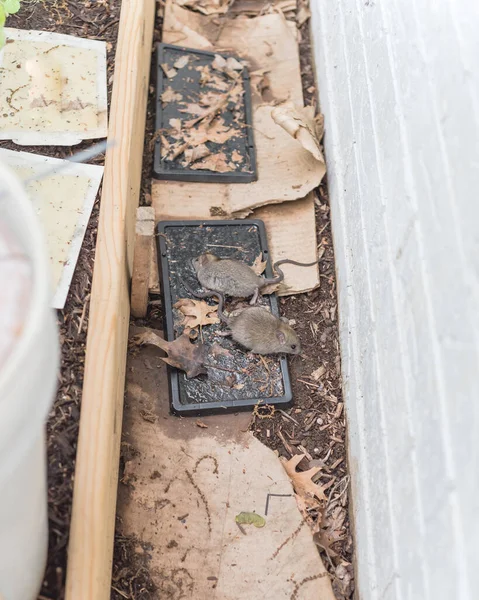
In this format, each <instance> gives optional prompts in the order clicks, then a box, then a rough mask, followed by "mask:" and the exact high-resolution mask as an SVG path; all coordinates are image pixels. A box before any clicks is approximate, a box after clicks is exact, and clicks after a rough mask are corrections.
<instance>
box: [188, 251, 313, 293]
mask: <svg viewBox="0 0 479 600" xmlns="http://www.w3.org/2000/svg"><path fill="white" fill-rule="evenodd" d="M192 264H193V268H194V269H195V271H196V276H197V277H198V281H199V282H200V283H201V285H202V286H203V287H204V288H206V289H207V290H212V291H214V292H220V293H222V294H226V295H227V296H231V297H232V298H249V297H250V296H252V298H251V302H250V304H252V305H253V304H256V301H257V299H258V295H259V293H260V292H261V290H262V289H264V288H265V287H266V286H268V285H271V284H276V283H281V282H282V281H283V279H284V273H283V271H282V270H281V269H280V268H279V265H283V264H291V265H297V266H299V267H312V266H314V265H316V264H318V261H317V260H315V261H314V262H312V263H300V262H296V261H295V260H290V259H288V258H285V259H283V260H279V261H277V262H276V263H274V266H273V269H274V270H275V271H277V272H278V275H277V276H276V277H260V276H259V275H257V274H256V273H255V272H254V271H253V269H252V268H251V267H250V266H249V265H247V264H246V263H244V262H241V261H240V260H234V259H231V258H219V257H218V256H216V254H213V253H212V252H205V253H204V254H201V255H200V256H198V257H197V258H194V259H193V260H192Z"/></svg>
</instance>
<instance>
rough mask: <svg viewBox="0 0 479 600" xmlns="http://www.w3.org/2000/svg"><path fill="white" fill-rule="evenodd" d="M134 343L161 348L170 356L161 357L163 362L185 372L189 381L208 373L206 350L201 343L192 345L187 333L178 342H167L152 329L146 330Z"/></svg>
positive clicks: (136, 337)
mask: <svg viewBox="0 0 479 600" xmlns="http://www.w3.org/2000/svg"><path fill="white" fill-rule="evenodd" d="M133 343H134V344H136V345H138V346H142V345H145V344H150V345H152V346H157V347H158V348H161V349H162V350H163V351H164V352H166V353H167V354H168V356H167V357H166V358H164V357H161V360H163V361H164V362H166V363H168V364H169V365H171V366H172V367H175V368H176V369H181V370H182V371H185V373H186V376H187V377H188V378H189V379H190V378H191V377H197V376H198V375H200V374H201V373H206V368H205V366H204V362H205V359H206V348H205V346H204V345H203V344H201V343H198V344H192V343H191V341H190V338H189V336H188V333H187V332H186V331H184V332H183V333H182V335H181V336H180V337H179V338H177V339H176V340H173V341H172V342H167V341H166V340H164V339H163V338H162V337H161V336H159V335H158V334H157V333H156V332H155V331H153V330H152V329H146V330H145V331H142V332H141V333H139V334H138V335H135V337H134V338H133Z"/></svg>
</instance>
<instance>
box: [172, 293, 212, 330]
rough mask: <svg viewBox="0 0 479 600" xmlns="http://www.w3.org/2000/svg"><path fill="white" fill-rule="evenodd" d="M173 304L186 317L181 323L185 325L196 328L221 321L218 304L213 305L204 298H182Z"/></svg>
mask: <svg viewBox="0 0 479 600" xmlns="http://www.w3.org/2000/svg"><path fill="white" fill-rule="evenodd" d="M173 306H174V308H177V309H178V310H179V311H180V312H181V313H182V314H183V316H184V319H183V321H182V323H181V324H182V325H184V326H185V327H191V329H195V328H196V327H199V326H203V325H214V324H215V323H219V322H220V320H219V318H218V314H217V311H218V305H215V306H211V305H210V304H208V303H207V302H205V301H204V300H193V299H192V298H180V299H179V300H178V302H177V303H176V304H174V305H173Z"/></svg>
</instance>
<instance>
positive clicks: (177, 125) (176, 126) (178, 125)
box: [169, 119, 181, 131]
mask: <svg viewBox="0 0 479 600" xmlns="http://www.w3.org/2000/svg"><path fill="white" fill-rule="evenodd" d="M169 123H170V127H173V129H176V131H181V119H170V120H169Z"/></svg>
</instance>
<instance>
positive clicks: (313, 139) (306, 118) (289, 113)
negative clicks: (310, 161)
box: [271, 102, 324, 162]
mask: <svg viewBox="0 0 479 600" xmlns="http://www.w3.org/2000/svg"><path fill="white" fill-rule="evenodd" d="M311 112H312V111H311V107H306V108H299V107H297V106H295V105H294V103H293V102H285V103H284V104H280V105H279V106H276V108H273V110H272V111H271V118H272V119H273V121H274V122H275V123H276V124H277V125H279V126H280V127H282V128H283V129H284V130H285V131H287V132H288V133H289V135H290V136H291V137H293V138H294V139H295V140H298V142H299V143H300V144H301V145H302V146H303V148H304V149H305V150H308V152H310V153H311V154H312V155H313V156H314V158H315V159H316V160H319V161H320V162H324V158H323V154H322V152H321V147H320V145H319V139H318V136H317V134H316V125H315V122H314V117H313V115H312V114H311Z"/></svg>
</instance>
